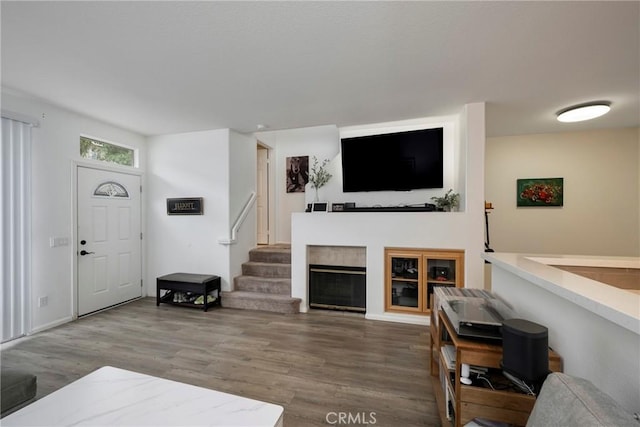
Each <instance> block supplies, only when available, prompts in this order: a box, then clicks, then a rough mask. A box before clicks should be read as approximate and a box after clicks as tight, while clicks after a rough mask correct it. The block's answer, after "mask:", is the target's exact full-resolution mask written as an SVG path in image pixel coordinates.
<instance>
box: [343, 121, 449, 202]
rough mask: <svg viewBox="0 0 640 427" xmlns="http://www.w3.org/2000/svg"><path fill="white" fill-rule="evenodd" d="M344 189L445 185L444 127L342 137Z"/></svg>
mask: <svg viewBox="0 0 640 427" xmlns="http://www.w3.org/2000/svg"><path fill="white" fill-rule="evenodd" d="M341 145H342V189H343V191H344V192H345V193H353V192H360V191H408V190H414V189H420V188H442V187H443V185H442V175H443V167H442V147H443V130H442V128H433V129H420V130H413V131H407V132H396V133H387V134H382V135H368V136H358V137H353V138H342V139H341Z"/></svg>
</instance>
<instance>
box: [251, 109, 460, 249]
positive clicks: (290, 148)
mask: <svg viewBox="0 0 640 427" xmlns="http://www.w3.org/2000/svg"><path fill="white" fill-rule="evenodd" d="M458 120H459V118H458V116H443V117H430V118H429V117H427V118H419V119H412V120H403V121H399V122H388V123H378V124H369V125H362V126H352V127H347V128H342V129H338V128H337V127H336V126H333V125H328V126H316V127H309V128H300V129H289V130H283V131H271V132H261V133H257V134H256V137H257V138H258V139H259V140H260V141H262V142H264V143H265V144H267V145H268V146H270V147H271V155H272V157H271V167H272V168H273V170H274V171H275V172H274V175H273V176H274V180H275V195H274V197H273V200H274V201H275V217H276V224H275V227H276V239H275V241H276V242H278V243H281V242H285V243H288V242H291V214H292V213H295V212H304V210H305V208H306V204H307V203H311V202H313V201H314V197H315V190H314V189H313V188H312V187H311V186H310V185H307V187H306V191H305V193H287V192H286V159H287V157H293V156H309V169H311V165H312V163H313V156H316V158H318V161H319V162H320V163H321V162H322V160H324V159H329V160H330V164H329V166H328V170H329V172H330V173H331V174H332V175H333V177H332V178H331V180H330V181H329V182H328V183H327V185H325V186H324V187H322V188H321V189H320V190H319V192H318V197H319V200H320V201H326V202H329V203H341V202H355V203H356V204H357V206H376V205H380V206H397V205H411V204H417V203H431V202H432V200H431V197H433V196H442V195H443V194H444V193H445V192H446V190H447V189H449V188H454V189H455V190H456V191H458V192H461V193H462V194H464V189H465V185H466V183H465V177H466V165H467V159H466V156H465V155H464V152H462V153H461V150H465V149H464V148H463V147H462V145H461V144H462V142H461V141H466V138H463V137H461V135H460V134H459V131H460V129H459V123H458ZM416 126H417V127H422V128H424V127H425V126H426V127H439V126H442V127H444V141H445V150H444V151H445V152H444V189H429V190H413V191H375V192H362V193H343V192H342V164H341V161H342V160H341V157H340V133H341V132H347V133H349V132H351V133H353V132H361V131H365V132H366V131H370V132H377V131H380V132H384V131H385V130H386V131H389V130H390V129H392V130H393V131H401V130H406V129H408V128H416ZM461 171H462V172H461ZM464 204H465V201H464V197H462V203H461V210H463V209H464V206H465V205H464Z"/></svg>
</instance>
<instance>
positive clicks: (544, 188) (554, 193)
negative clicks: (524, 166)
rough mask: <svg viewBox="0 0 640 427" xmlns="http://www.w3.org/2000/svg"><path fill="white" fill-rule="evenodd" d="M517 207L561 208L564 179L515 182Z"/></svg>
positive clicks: (521, 180) (534, 179)
mask: <svg viewBox="0 0 640 427" xmlns="http://www.w3.org/2000/svg"><path fill="white" fill-rule="evenodd" d="M516 191H517V193H516V199H517V201H518V202H517V206H518V207H520V206H541V207H546V206H563V204H564V198H563V193H564V178H525V179H518V180H517V189H516Z"/></svg>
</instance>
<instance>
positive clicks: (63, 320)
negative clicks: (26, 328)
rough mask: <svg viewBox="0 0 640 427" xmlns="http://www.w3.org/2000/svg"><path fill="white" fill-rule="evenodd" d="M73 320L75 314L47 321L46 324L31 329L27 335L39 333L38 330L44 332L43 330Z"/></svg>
mask: <svg viewBox="0 0 640 427" xmlns="http://www.w3.org/2000/svg"><path fill="white" fill-rule="evenodd" d="M72 320H73V316H68V317H64V318H62V319H58V320H55V321H53V322H49V323H47V324H45V325H41V326H38V327H37V328H33V329H31V332H29V333H28V334H27V335H33V334H37V333H38V332H42V331H45V330H47V329H51V328H55V327H56V326H60V325H62V324H65V323H69V322H71V321H72Z"/></svg>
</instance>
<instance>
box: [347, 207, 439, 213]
mask: <svg viewBox="0 0 640 427" xmlns="http://www.w3.org/2000/svg"><path fill="white" fill-rule="evenodd" d="M433 211H435V208H434V207H432V206H379V207H346V206H345V208H344V210H343V212H433Z"/></svg>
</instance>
